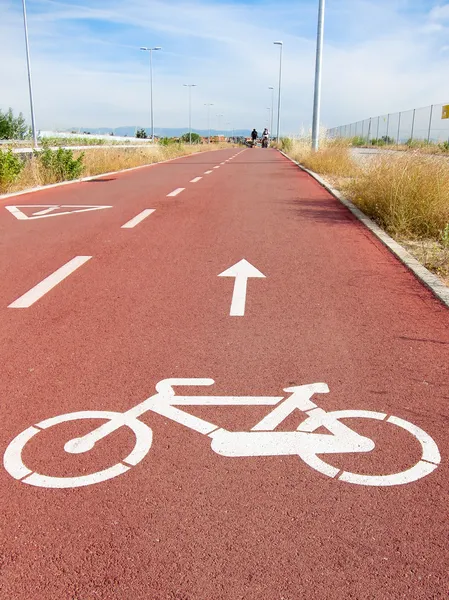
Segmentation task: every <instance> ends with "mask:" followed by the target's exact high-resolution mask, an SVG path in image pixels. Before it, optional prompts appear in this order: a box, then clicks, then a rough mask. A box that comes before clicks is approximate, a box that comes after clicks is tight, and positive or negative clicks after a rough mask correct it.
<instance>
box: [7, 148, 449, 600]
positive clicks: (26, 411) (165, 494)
mask: <svg viewBox="0 0 449 600" xmlns="http://www.w3.org/2000/svg"><path fill="white" fill-rule="evenodd" d="M237 152H238V150H232V151H225V152H223V153H221V152H216V153H213V154H210V155H209V154H207V155H206V154H205V155H198V156H195V157H191V158H189V159H185V160H183V161H179V162H181V163H183V164H182V165H178V164H177V163H178V161H176V162H174V163H167V164H166V165H161V166H158V167H153V168H152V169H148V170H146V169H144V170H141V171H135V172H133V173H128V174H126V175H120V176H118V177H117V179H116V180H115V181H111V182H102V183H98V184H75V185H74V186H67V187H65V188H64V187H63V188H54V189H53V190H48V191H44V192H39V193H37V194H33V195H29V196H27V197H26V199H25V197H18V198H12V199H10V200H8V204H10V205H13V204H16V205H19V204H56V203H57V204H83V203H85V204H106V205H113V206H114V208H113V209H109V210H104V211H99V212H91V213H80V214H77V215H67V216H60V217H54V218H48V219H42V220H37V221H16V220H15V219H14V217H12V215H10V214H9V213H7V211H5V210H4V209H0V214H1V216H0V227H1V228H2V232H1V236H2V237H1V239H2V259H1V262H0V272H1V273H2V282H3V285H2V291H1V296H0V302H1V304H0V318H1V322H2V328H1V341H2V343H1V353H2V363H3V365H4V369H3V377H2V379H1V381H2V394H1V396H2V426H1V429H0V445H1V446H0V447H1V448H2V451H3V449H5V448H6V447H7V446H8V444H9V443H10V442H11V440H12V439H13V438H14V437H15V436H16V435H18V434H19V433H20V432H22V431H23V430H25V429H26V428H27V427H29V426H30V425H33V424H35V423H38V422H40V421H42V420H44V419H46V418H49V417H53V416H56V415H59V414H62V413H69V412H74V411H83V410H111V411H120V412H121V411H125V410H127V409H129V408H131V407H132V406H135V405H136V404H138V403H139V402H141V401H143V400H145V399H146V398H148V397H149V396H150V395H152V394H153V393H154V390H155V385H156V384H157V383H158V382H159V381H161V380H162V379H165V378H172V377H179V378H186V377H187V378H197V377H201V378H213V379H214V380H215V385H214V386H213V387H211V388H178V389H176V392H177V393H179V394H183V393H185V394H186V395H212V394H214V395H223V396H231V395H245V396H256V395H257V396H262V395H263V396H286V394H285V393H284V392H283V388H285V387H287V386H293V385H302V384H310V383H317V382H326V383H327V384H328V385H329V388H330V393H329V394H327V395H323V394H316V395H315V396H314V397H313V398H312V400H313V401H314V402H316V403H317V404H318V405H319V406H320V407H321V408H324V409H325V410H327V411H332V410H344V409H347V410H349V409H355V410H357V409H359V410H368V411H377V412H383V413H387V414H388V415H395V416H397V417H400V418H402V419H405V420H406V421H409V422H411V423H413V424H415V425H417V426H419V427H421V428H422V429H423V430H424V431H426V432H427V433H428V434H429V435H430V436H431V437H432V438H433V439H434V440H435V442H436V443H437V445H438V447H439V449H440V452H441V458H442V460H441V465H440V466H439V467H438V468H437V469H436V470H435V471H434V472H433V473H432V474H430V475H428V476H427V477H424V478H422V479H419V480H418V481H416V482H413V483H409V484H406V485H398V486H392V487H385V488H383V487H368V486H358V485H354V484H350V483H345V482H341V481H339V480H338V479H333V478H331V477H326V476H325V475H323V474H321V473H318V472H317V471H316V470H314V469H312V468H311V467H310V466H308V465H306V464H305V463H304V462H303V461H302V460H300V458H299V457H298V456H268V457H263V458H260V457H246V458H229V457H223V456H220V455H218V454H216V453H215V452H214V451H213V450H212V449H211V440H210V438H208V437H207V436H204V435H201V434H200V433H197V432H195V431H192V430H190V429H188V428H186V427H184V426H183V425H181V424H179V423H174V422H173V421H171V420H169V419H168V418H166V417H162V416H159V415H156V414H154V413H151V412H150V413H147V414H145V415H143V416H142V417H141V421H142V422H144V423H146V424H147V425H149V426H150V427H151V428H152V430H153V446H152V448H151V450H150V452H149V453H148V455H147V456H146V457H145V458H144V459H143V461H142V462H140V463H139V464H138V465H137V466H135V467H133V468H132V469H130V470H129V471H128V472H127V473H125V474H123V475H121V476H119V477H116V478H114V479H111V480H109V481H106V482H103V483H98V484H96V485H91V486H88V487H82V488H76V489H68V490H64V489H46V488H37V487H33V486H31V485H26V484H25V483H22V482H19V481H16V480H14V479H13V478H12V477H11V476H10V475H9V474H7V473H6V471H4V470H2V471H1V473H0V485H1V489H2V496H1V500H0V506H1V513H0V514H1V519H2V528H1V531H2V533H1V538H0V541H1V547H2V553H1V556H2V561H1V564H2V567H1V571H0V598H2V599H3V598H5V599H10V598H18V599H22V598H23V599H25V598H26V599H30V598H33V599H34V598H36V599H37V598H39V600H41V599H45V600H46V599H51V600H53V599H58V600H60V599H64V600H65V599H70V600H74V599H75V598H76V600H91V599H94V598H101V599H104V600H110V599H116V598H117V599H120V600H122V599H123V600H125V599H126V600H129V599H131V598H132V599H133V600H134V599H142V600H143V599H145V600H165V599H167V600H221V599H226V600H237V599H244V600H249V599H251V600H252V599H254V600H256V599H257V600H259V599H261V598H263V599H264V600H265V599H266V600H282V599H284V600H297V599H299V598H303V597H309V598H317V599H323V598H354V599H365V598H366V599H368V598H373V599H374V598H375V599H377V598H382V599H383V598H392V599H393V598H394V599H396V598H407V599H411V598H413V599H415V598H419V599H421V598H422V599H429V598H446V597H447V589H448V574H447V559H448V549H447V548H448V545H447V517H448V502H447V500H448V493H447V492H448V489H447V488H448V483H447V482H448V468H447V462H446V448H447V445H448V438H449V433H448V429H447V426H446V425H447V422H448V410H447V400H448V398H449V384H448V381H449V378H448V364H449V360H448V359H449V352H448V349H449V313H448V311H447V309H446V308H445V307H444V306H443V305H441V304H440V303H439V302H438V301H437V300H435V299H434V298H433V296H432V295H431V294H430V292H429V291H428V290H426V289H425V288H423V287H422V285H421V284H420V283H419V282H418V281H417V280H416V279H415V278H414V277H413V275H412V274H411V273H409V272H408V271H407V270H406V269H405V268H404V267H403V266H402V265H401V264H400V263H399V262H398V261H397V259H396V258H394V257H393V256H392V255H391V254H390V253H389V252H388V250H386V249H385V248H384V247H383V246H382V245H381V244H380V242H378V241H377V240H376V239H375V238H374V237H373V236H372V234H371V233H370V232H368V231H367V230H366V229H365V228H364V227H363V226H362V225H361V224H360V223H358V222H357V221H356V220H355V219H354V217H353V216H352V215H351V214H350V213H349V212H348V211H347V210H346V209H345V208H344V207H343V206H341V205H340V204H339V203H338V202H337V201H336V200H335V199H334V198H332V197H331V196H330V195H329V194H328V193H327V192H326V191H325V190H324V189H323V188H322V187H321V186H319V184H317V183H316V182H315V181H314V180H312V179H311V178H310V177H309V176H308V175H306V174H305V173H302V172H301V171H299V170H298V169H297V167H296V166H295V165H293V164H292V163H290V162H289V161H288V160H286V159H284V158H283V157H282V156H280V155H279V154H278V153H276V152H275V151H274V150H268V151H265V150H246V151H245V152H243V153H241V154H239V155H238V156H237V157H236V158H235V159H233V160H232V161H230V162H229V163H226V164H225V165H223V166H221V167H220V169H216V170H214V172H213V173H212V174H210V175H208V176H204V178H203V179H202V180H201V181H200V182H198V183H196V184H190V183H189V181H190V179H192V178H193V177H195V176H202V171H201V169H200V168H199V166H200V165H201V166H202V167H204V169H203V171H206V170H209V169H208V167H210V166H215V165H219V164H220V162H222V161H223V160H225V159H227V158H229V157H230V156H232V155H235V154H237ZM223 156H224V157H225V158H224V159H223V158H222V157H223ZM220 159H221V160H220ZM184 163H185V164H184ZM203 163H204V164H203ZM206 163H207V164H206ZM212 163H214V164H212ZM177 187H185V188H186V189H185V191H184V192H183V193H182V194H180V195H179V196H177V197H176V198H167V197H166V195H167V194H168V193H169V192H170V191H172V190H173V189H176V188H177ZM91 188H95V190H94V191H92V192H91V191H90V189H91ZM84 190H86V191H84ZM128 192H129V193H128ZM25 200H26V201H25ZM3 204H4V203H3ZM145 208H155V209H156V212H155V213H154V214H153V215H151V216H150V217H148V218H147V219H146V220H144V221H143V222H142V223H140V224H139V225H137V227H136V228H135V229H132V230H121V229H120V227H121V225H123V224H124V223H125V222H126V221H127V220H128V219H131V218H132V217H133V216H135V215H136V214H138V213H139V212H140V211H141V210H143V209H145ZM76 255H92V257H93V258H92V259H91V260H90V261H89V262H88V263H86V264H85V265H83V266H82V267H80V269H79V270H78V271H76V272H75V273H73V274H72V275H70V276H69V277H68V278H67V279H66V280H65V281H63V282H62V283H60V284H59V285H57V286H56V287H55V288H54V289H53V290H52V291H51V292H49V293H48V294H47V295H45V296H44V297H43V298H41V299H40V300H39V301H38V302H36V304H34V305H33V306H31V307H30V308H28V309H8V308H6V307H7V305H8V304H9V303H10V302H12V301H13V300H15V299H16V298H17V297H18V296H19V295H20V294H22V293H24V292H26V291H27V290H28V289H30V287H32V286H33V285H35V284H36V283H38V282H39V281H40V280H41V279H42V277H45V276H47V275H49V274H50V273H51V272H52V271H53V270H54V269H56V268H58V267H60V266H61V265H62V264H64V262H66V261H67V260H70V259H71V258H73V257H74V256H76ZM243 258H245V259H247V260H248V261H249V262H250V263H251V264H253V265H254V266H255V267H257V269H259V270H260V271H261V272H262V273H263V274H264V275H265V276H266V279H250V280H249V281H248V291H247V302H246V312H245V316H244V317H231V316H230V315H229V310H230V303H231V297H232V292H233V286H234V279H231V278H226V277H225V278H222V277H218V275H219V274H220V273H222V272H223V271H225V270H226V269H228V268H229V267H231V266H232V265H234V264H235V263H237V262H238V261H240V260H241V259H243ZM187 410H188V411H189V412H190V413H192V414H195V415H197V416H199V417H201V418H203V419H206V420H208V421H210V422H212V423H214V424H217V425H218V426H220V427H225V428H227V429H229V430H232V431H249V430H250V429H251V428H252V427H253V426H254V425H255V424H256V423H257V422H258V421H260V420H261V419H262V418H263V417H264V416H265V415H266V414H267V412H268V411H269V410H271V409H270V408H267V407H251V406H248V407H229V406H228V407H200V408H197V407H188V409H187ZM303 418H304V415H301V414H298V413H294V414H292V415H290V416H289V417H288V418H287V419H286V421H285V422H284V423H282V424H281V425H280V427H279V429H280V430H282V431H294V430H295V429H296V427H297V426H298V424H299V423H300V422H301V420H303ZM96 426H98V423H94V422H93V421H85V422H82V423H66V424H62V425H58V426H57V427H54V428H52V429H51V430H46V431H44V432H41V433H40V434H39V435H38V436H36V438H33V440H31V442H30V443H29V447H28V446H27V447H26V448H25V450H24V452H23V460H24V462H25V464H26V465H27V466H29V467H30V469H33V470H35V471H37V472H41V473H45V474H48V475H54V476H74V475H78V474H82V473H91V472H95V471H98V470H101V469H104V468H105V467H107V466H110V465H113V464H115V463H117V462H118V461H120V460H122V459H123V458H124V457H125V456H126V455H127V454H129V452H130V451H131V449H132V447H133V437H132V435H131V434H130V433H129V430H127V431H122V430H120V431H118V432H116V433H113V434H111V435H110V436H109V437H108V438H106V439H105V440H103V441H102V442H99V443H98V444H97V446H96V447H95V448H94V449H93V450H92V451H91V452H89V453H86V454H84V455H69V454H67V453H65V452H64V449H63V447H64V443H65V442H66V441H67V440H69V439H71V438H73V437H75V436H80V435H82V434H83V433H87V432H88V431H90V430H92V429H93V427H96ZM351 427H353V428H354V429H355V430H356V431H357V432H359V433H361V434H363V435H366V436H367V437H370V438H372V439H373V440H374V441H375V442H376V448H375V449H374V450H373V451H372V452H368V453H364V454H354V453H353V454H346V455H345V454H341V455H337V454H336V455H328V456H327V457H326V462H328V463H329V464H331V465H333V466H335V467H337V468H341V469H343V470H346V471H352V472H355V473H365V474H372V475H381V474H384V473H394V472H398V471H403V470H405V469H407V468H408V467H410V466H412V465H414V464H415V463H416V462H417V461H418V460H419V459H420V456H421V450H420V447H419V445H418V443H417V442H416V440H415V438H414V437H413V436H411V435H410V434H408V433H406V432H404V431H403V430H401V429H399V428H398V427H395V426H393V425H391V424H388V423H384V422H382V423H381V422H379V423H377V422H374V421H370V420H366V419H351Z"/></svg>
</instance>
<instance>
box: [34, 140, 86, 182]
mask: <svg viewBox="0 0 449 600" xmlns="http://www.w3.org/2000/svg"><path fill="white" fill-rule="evenodd" d="M34 156H35V158H36V160H37V162H38V165H39V167H40V170H41V171H42V176H43V179H44V180H45V183H57V182H58V181H70V180H72V179H78V178H79V177H80V176H81V174H82V172H83V159H84V152H83V153H82V154H80V156H79V157H78V158H76V159H75V158H74V157H73V150H68V149H64V148H58V149H57V150H52V149H51V148H49V147H46V148H44V150H41V151H35V152H34Z"/></svg>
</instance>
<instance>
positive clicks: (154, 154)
mask: <svg viewBox="0 0 449 600" xmlns="http://www.w3.org/2000/svg"><path fill="white" fill-rule="evenodd" d="M230 147H231V145H230V144H225V143H222V144H211V147H210V148H209V147H208V146H206V145H192V146H188V145H186V146H184V145H180V144H173V145H170V146H158V147H153V148H150V147H144V146H143V147H142V148H114V147H102V148H91V149H89V150H85V151H84V160H83V165H84V168H83V173H82V176H83V177H90V176H94V175H101V174H103V173H110V172H112V171H121V170H124V169H130V168H132V167H139V166H143V165H150V164H153V163H157V162H160V161H163V160H169V159H171V158H178V157H181V156H188V155H190V154H195V153H198V152H204V151H206V150H209V149H210V150H221V149H224V148H230ZM79 155H80V152H76V151H74V153H73V156H74V157H75V158H77V157H78V156H79ZM50 183H54V181H53V180H51V178H49V176H48V174H46V173H45V172H44V171H43V169H42V168H40V167H39V164H38V162H37V161H36V160H35V159H34V158H30V159H29V160H27V162H26V165H25V168H24V170H23V171H22V173H21V175H20V177H19V178H18V179H17V180H16V181H15V182H14V183H13V184H10V185H7V186H4V187H1V186H0V193H9V192H17V191H22V190H26V189H30V188H34V187H38V186H42V185H47V184H50Z"/></svg>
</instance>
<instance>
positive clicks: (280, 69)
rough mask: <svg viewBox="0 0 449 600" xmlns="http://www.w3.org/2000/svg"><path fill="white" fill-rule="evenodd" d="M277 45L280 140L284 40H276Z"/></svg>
mask: <svg viewBox="0 0 449 600" xmlns="http://www.w3.org/2000/svg"><path fill="white" fill-rule="evenodd" d="M274 44H275V45H276V46H280V53H279V92H278V125H277V133H276V140H277V141H278V142H279V137H280V134H281V87H282V53H283V50H284V43H283V42H274Z"/></svg>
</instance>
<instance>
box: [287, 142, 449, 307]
mask: <svg viewBox="0 0 449 600" xmlns="http://www.w3.org/2000/svg"><path fill="white" fill-rule="evenodd" d="M279 152H280V153H281V154H282V156H285V158H287V159H288V160H290V161H291V162H292V163H294V164H295V165H297V166H298V167H299V168H300V169H301V170H302V171H304V172H305V173H308V174H309V175H310V176H311V177H313V178H314V179H315V180H316V181H318V183H319V184H320V185H322V186H323V187H324V188H325V189H326V190H327V191H328V192H329V193H330V194H332V195H333V196H334V197H335V198H337V200H339V201H340V202H341V203H342V204H343V205H344V206H346V208H347V209H348V210H350V211H351V212H352V214H353V215H354V216H355V217H356V218H357V219H358V220H359V221H361V222H362V223H363V224H364V225H365V227H367V228H368V229H369V230H370V231H371V232H372V233H373V234H374V235H375V236H376V237H377V238H378V239H379V240H380V241H381V242H382V244H384V246H386V247H387V248H388V250H390V252H391V253H392V254H394V255H395V256H396V257H397V258H398V259H399V260H400V261H401V263H402V264H403V265H405V266H406V267H407V269H409V270H410V271H411V272H412V273H413V274H414V275H415V277H416V278H417V279H419V281H420V282H421V283H423V284H424V285H425V286H426V287H427V288H428V289H429V290H430V291H431V292H432V294H433V295H434V296H436V297H437V298H438V299H439V300H440V301H441V302H442V303H443V304H444V305H445V306H446V307H447V308H449V287H447V286H446V285H445V284H444V283H443V281H442V280H441V279H440V278H439V277H437V276H436V275H434V274H433V273H431V272H430V271H429V270H428V269H426V267H424V266H423V265H422V264H421V263H420V262H419V261H417V260H416V258H414V257H413V256H412V255H411V254H410V253H409V252H407V250H406V249H405V248H403V247H402V246H401V245H400V244H398V242H396V241H395V240H394V239H393V238H391V237H390V236H389V235H388V234H387V233H385V231H383V229H381V228H380V227H379V226H378V225H376V223H375V222H374V221H372V220H371V219H370V218H369V217H367V216H366V215H365V213H363V212H362V211H361V210H360V209H359V208H357V206H355V204H353V203H352V202H351V201H350V200H348V199H347V198H345V197H344V196H343V195H342V194H341V193H340V192H339V191H338V190H336V189H334V188H333V187H332V186H330V185H329V184H328V183H327V182H326V181H325V180H324V179H323V178H322V177H321V176H320V175H318V174H317V173H314V172H313V171H309V169H306V168H305V167H303V166H302V165H300V164H299V163H298V162H296V161H295V160H293V159H292V158H290V156H287V154H285V152H282V151H281V150H280V151H279Z"/></svg>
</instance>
